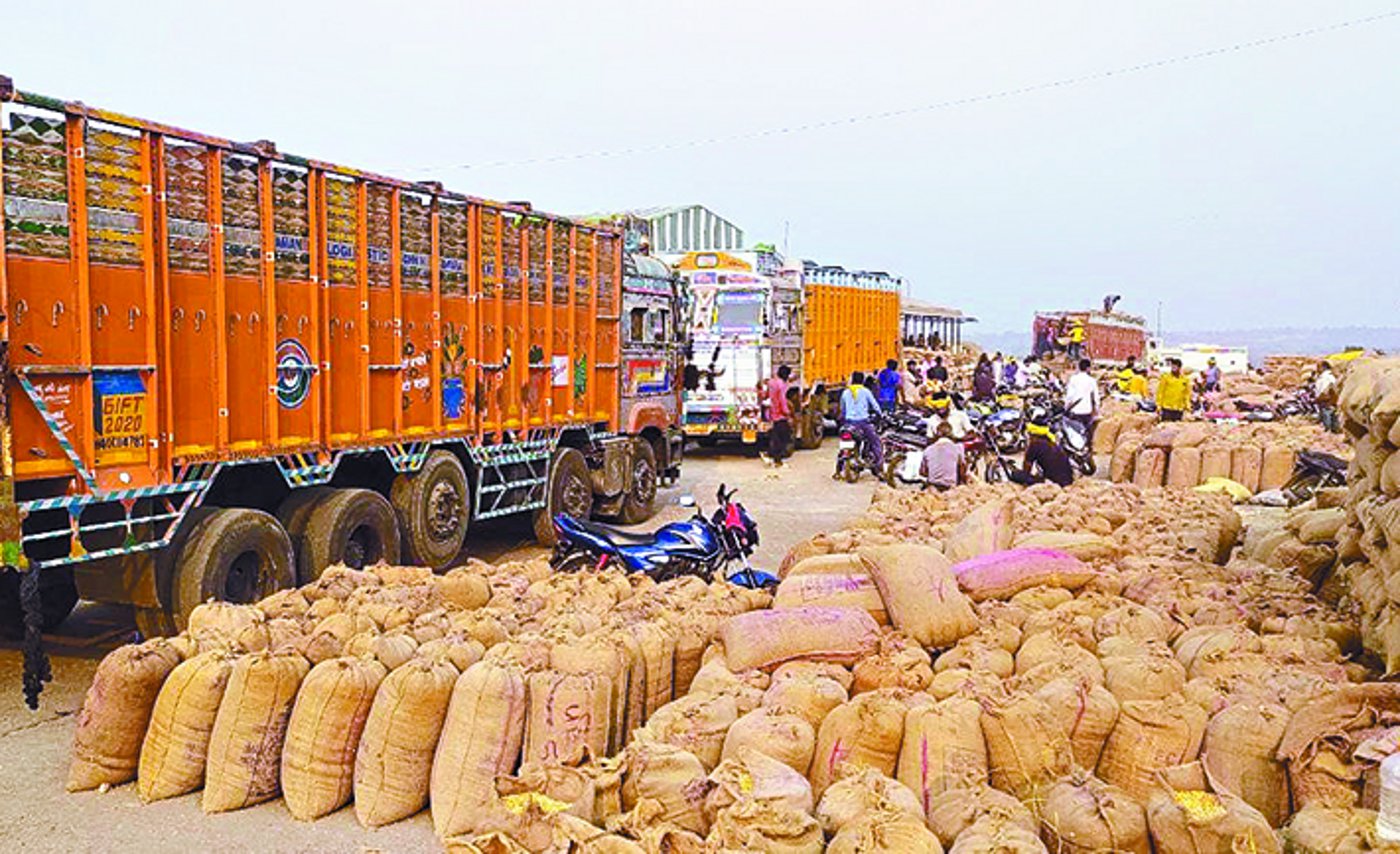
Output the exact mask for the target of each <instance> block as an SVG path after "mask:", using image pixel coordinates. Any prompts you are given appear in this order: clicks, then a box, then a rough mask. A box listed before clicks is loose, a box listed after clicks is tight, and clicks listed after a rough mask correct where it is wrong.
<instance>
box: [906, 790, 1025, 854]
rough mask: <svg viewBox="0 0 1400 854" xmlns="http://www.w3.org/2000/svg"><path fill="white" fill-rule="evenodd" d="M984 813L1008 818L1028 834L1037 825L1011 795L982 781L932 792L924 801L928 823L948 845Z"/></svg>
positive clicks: (940, 839) (930, 828) (945, 844)
mask: <svg viewBox="0 0 1400 854" xmlns="http://www.w3.org/2000/svg"><path fill="white" fill-rule="evenodd" d="M984 815H998V816H1002V817H1004V818H1006V819H1009V820H1010V821H1012V822H1013V823H1015V824H1016V825H1018V826H1019V827H1020V828H1021V829H1022V830H1025V831H1026V832H1028V833H1030V834H1031V835H1032V836H1034V835H1035V833H1036V831H1038V830H1039V829H1040V825H1039V823H1038V822H1037V821H1036V818H1035V816H1033V815H1031V811H1030V810H1028V809H1026V807H1025V806H1024V805H1023V804H1022V803H1021V802H1020V801H1018V800H1016V798H1015V797H1014V796H1012V795H1010V794H1008V793H1006V792H1003V791H1002V790H1000V789H994V788H992V787H991V786H989V785H985V784H984V785H980V786H973V787H971V788H966V789H949V790H948V791H946V792H944V793H943V794H941V795H937V796H935V797H934V798H933V799H932V800H930V801H929V805H928V827H929V830H932V831H933V832H934V833H935V834H937V835H938V839H939V841H940V842H942V843H943V845H944V847H948V846H951V845H952V844H953V842H954V840H956V839H957V838H958V837H960V836H961V835H962V832H963V831H964V830H967V829H968V828H969V827H971V826H972V824H973V822H975V821H977V820H978V819H979V818H981V817H982V816H984Z"/></svg>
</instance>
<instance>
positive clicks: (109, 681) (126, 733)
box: [68, 638, 180, 792]
mask: <svg viewBox="0 0 1400 854" xmlns="http://www.w3.org/2000/svg"><path fill="white" fill-rule="evenodd" d="M179 663H180V653H179V652H178V650H177V649H176V648H175V647H174V646H172V645H171V644H170V643H169V642H168V641H166V640H164V639H163V638H156V639H154V640H149V641H146V642H145V643H142V644H127V645H126V646H121V647H117V648H116V649H114V650H112V651H111V652H109V653H107V655H106V657H104V658H103V659H102V663H100V664H98V665H97V672H95V673H94V674H93V676H92V685H91V687H89V688H88V692H87V696H85V697H84V698H83V709H82V711H80V712H79V713H78V724H77V727H76V728H75V729H74V731H73V761H72V764H71V765H69V767H68V791H70V792H81V791H85V790H87V789H96V788H97V787H98V786H101V785H103V784H104V783H105V784H107V785H112V786H115V785H116V784H118V783H125V782H126V781H127V780H130V779H132V778H133V777H135V776H136V768H137V764H138V763H139V762H140V759H141V742H142V741H143V740H144V739H145V736H146V727H147V725H148V724H149V723H150V720H151V710H152V708H153V707H154V706H155V704H156V697H157V695H159V693H160V689H161V686H162V685H163V684H165V679H166V677H167V676H169V675H170V671H172V670H174V669H175V667H176V665H178V664H179Z"/></svg>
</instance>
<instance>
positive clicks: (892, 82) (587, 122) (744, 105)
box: [0, 0, 1400, 330]
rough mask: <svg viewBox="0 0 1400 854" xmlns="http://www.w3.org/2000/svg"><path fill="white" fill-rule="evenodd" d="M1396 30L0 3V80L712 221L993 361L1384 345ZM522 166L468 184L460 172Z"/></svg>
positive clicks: (442, 174) (595, 202)
mask: <svg viewBox="0 0 1400 854" xmlns="http://www.w3.org/2000/svg"><path fill="white" fill-rule="evenodd" d="M1397 9H1400V0H1389V2H1379V1H1378V0H1377V1H1376V2H1372V1H1371V0H1329V2H1325V3H1324V2H1317V0H1307V1H1306V2H1305V1H1304V0H1250V2H1231V0H1132V2H1126V3H1125V2H1122V0H1113V1H1112V2H1071V0H1056V2H1045V0H1027V2H1014V3H1013V2H972V0H964V2H934V0H915V2H907V3H882V2H870V0H866V2H861V3H835V2H811V0H809V2H726V1H725V0H709V2H704V3H699V2H696V3H681V2H664V0H652V2H638V3H621V2H618V3H609V2H598V1H597V0H595V2H577V0H574V2H568V3H565V2H554V1H553V0H547V2H546V0H531V2H520V3H484V2H483V3H450V2H428V0H413V1H412V2H398V3H356V2H353V0H347V1H346V2H339V3H324V4H322V3H298V2H294V0H283V2H279V3H268V2H240V3H217V2H206V3H199V2H152V0H144V2H141V3H134V4H133V3H110V2H73V0H70V2H66V3H62V4H59V5H50V4H42V3H20V2H16V0H0V20H3V21H4V32H3V34H0V74H7V75H10V76H12V77H13V78H14V80H15V83H16V85H17V86H18V87H19V88H21V89H25V90H29V91H35V92H38V93H41V94H48V95H54V96H59V97H63V98H69V99H74V100H82V101H85V102H87V103H90V104H94V105H100V106H103V107H108V108H111V109H116V110H120V111H123V112H127V113H130V114H134V115H138V116H142V117H144V118H150V119H156V120H161V121H166V122H169V123H172V124H176V125H180V126H184V127H189V128H192V129H196V130H201V131H205V132H208V133H213V134H220V135H224V136H228V137H232V138H235V139H257V138H268V139H272V140H275V141H276V142H277V143H278V145H279V146H280V147H281V149H282V150H283V151H288V152H293V153H296V154H301V155H305V156H314V157H318V158H322V159H326V160H333V161H336V162H340V163H345V164H348V165H352V166H357V167H361V168H366V169H371V170H375V171H380V172H385V173H388V174H392V175H395V176H398V177H404V178H412V179H422V178H428V177H432V178H437V179H439V180H441V181H443V182H444V183H445V184H447V185H448V186H450V187H452V188H454V189H458V190H461V191H464V192H469V193H474V194H478V195H483V196H489V197H494V198H503V199H528V200H531V201H532V202H534V203H535V204H536V206H537V207H540V208H544V209H548V210H553V211H560V212H586V211H600V210H617V209H626V208H636V207H644V206H651V205H659V204H673V203H691V202H698V203H700V204H704V205H707V206H709V207H711V208H713V209H714V210H715V211H717V212H719V213H720V214H721V215H723V216H726V217H728V218H729V219H731V220H733V221H734V222H736V223H738V224H739V225H740V226H741V227H743V228H744V229H745V231H746V233H747V236H748V238H749V239H750V241H755V240H758V241H773V242H776V243H779V244H781V242H782V239H783V233H784V226H785V224H786V225H787V227H788V233H789V234H790V248H791V251H792V253H793V254H798V255H801V256H803V257H808V258H813V259H817V260H820V261H823V262H827V263H838V264H843V265H845V266H848V267H857V268H867V269H884V270H890V271H894V272H898V273H901V274H903V275H904V276H906V277H907V278H909V279H910V280H911V281H912V283H913V295H914V296H916V297H920V298H924V299H929V300H935V301H938V302H944V303H950V304H954V305H958V306H961V307H963V308H965V309H966V310H968V311H970V312H972V313H974V314H976V315H978V316H979V317H981V318H982V319H983V321H984V326H983V328H984V329H987V330H1003V329H1022V328H1025V327H1026V326H1027V324H1028V323H1029V318H1030V314H1031V312H1032V311H1033V310H1034V309H1036V308H1068V307H1082V306H1088V305H1090V304H1094V303H1097V301H1098V300H1099V299H1100V297H1101V296H1102V295H1103V294H1104V293H1107V292H1116V293H1121V294H1122V295H1123V297H1124V299H1123V302H1122V307H1123V308H1125V309H1127V310H1130V311H1136V312H1139V313H1142V314H1145V315H1149V316H1152V315H1155V313H1156V311H1157V306H1158V303H1159V302H1160V303H1161V304H1162V311H1163V315H1164V321H1165V326H1166V327H1167V328H1168V329H1173V328H1175V329H1201V328H1220V327H1222V326H1224V327H1263V326H1279V325H1304V326H1327V325H1346V324H1372V325H1375V324H1390V325H1400V321H1397V320H1396V317H1397V312H1398V311H1400V17H1394V18H1389V19H1386V20H1382V21H1379V22H1375V23H1370V24H1366V25H1358V26H1354V27H1349V28H1345V29H1341V30H1335V31H1331V32H1325V33H1322V34H1318V35H1314V36H1310V37H1307V38H1300V39H1296V40H1291V41H1285V42H1281V43H1277V44H1272V45H1269V46H1264V47H1259V48H1254V49H1249V50H1242V51H1238V52H1233V53H1228V54H1226V55H1222V56H1215V57H1210V58H1205V59H1199V60H1195V61H1191V62H1184V63H1180V64H1175V65H1171V66H1168V67H1164V68H1157V69H1153V70H1147V71H1143V72H1141V73H1134V74H1125V75H1120V76H1114V77H1112V78H1110V79H1105V80H1096V81H1091V82H1083V83H1078V84H1075V85H1069V86H1063V87H1057V88H1055V89H1053V90H1049V91H1037V92H1032V93H1028V94H1023V95H1019V96H1015V97H1007V98H1002V99H996V100H990V101H985V102H980V103H973V104H969V105H964V106H955V107H950V108H944V109H936V110H932V111H927V112H922V113H916V114H913V115H907V116H904V117H900V118H894V119H889V120H885V121H866V122H858V123H852V124H849V125H842V126H839V127H836V128H833V129H822V130H813V131H809V132H801V133H790V134H779V135H772V136H765V137H762V138H759V139H749V140H742V141H730V142H721V143H717V144H713V145H703V146H691V147H686V146H682V147H677V148H670V149H667V150H660V151H645V152H641V153H634V154H629V155H625V156H615V157H588V158H580V159H570V160H563V161H557V162H536V163H521V162H519V161H524V160H529V159H531V158H550V157H553V156H556V155H571V154H577V153H585V152H595V151H603V150H607V151H615V150H618V149H623V148H627V147H633V146H641V147H647V146H656V145H664V144H670V143H688V142H690V141H693V140H697V139H703V138H710V137H715V136H718V137H727V136H734V135H741V134H744V133H747V132H751V131H757V130H766V129H771V128H778V127H789V126H794V125H802V124H809V123H813V122H821V121H824V120H830V119H839V118H843V117H846V116H852V115H863V114H870V113H877V112H881V111H889V110H901V109H905V108H909V107H916V106H919V105H925V104H936V103H940V102H944V101H949V100H953V99H959V98H964V97H970V96H976V95H982V94H986V93H992V92H998V91H1002V90H1006V89H1015V88H1019V87H1024V86H1034V85H1037V84H1044V83H1048V82H1051V81H1055V80H1060V79H1064V78H1073V77H1077V76H1081V75H1089V74H1094V73H1096V72H1101V71H1108V70H1111V69H1116V68H1122V67H1125V66H1131V65H1135V64H1138V63H1143V62H1150V61H1154V60H1160V59H1166V58H1170V57H1174V56H1178V55H1183V54H1191V53H1195V52H1200V51H1206V50H1211V49H1214V48H1223V47H1227V46H1230V45H1233V44H1237V43H1242V42H1250V41H1255V40H1258V39H1261V38H1267V37H1272V36H1280V35H1286V34H1289V33H1293V32H1297V31H1299V30H1305V29H1309V28H1313V27H1321V26H1327V25H1331V24H1335V23H1338V22H1341V21H1345V20H1349V19H1354V18H1361V17H1365V16H1370V15H1376V14H1381V13H1385V12H1390V11H1393V10H1397ZM500 161H510V165H494V166H490V167H485V166H477V167H476V168H470V169H464V168H460V167H461V165H462V164H494V163H498V162H500Z"/></svg>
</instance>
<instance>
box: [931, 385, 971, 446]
mask: <svg viewBox="0 0 1400 854" xmlns="http://www.w3.org/2000/svg"><path fill="white" fill-rule="evenodd" d="M928 402H929V404H930V405H931V406H932V407H933V414H932V415H930V416H929V417H928V437H929V438H930V439H933V438H935V437H937V435H938V427H939V425H940V424H947V425H948V429H949V430H950V431H952V432H951V433H950V434H949V435H951V436H952V439H953V441H955V442H961V441H962V440H963V439H965V438H967V436H968V434H969V433H971V432H972V419H971V418H968V417H967V413H966V412H964V411H963V410H961V409H959V408H958V407H957V406H955V405H954V404H953V398H952V397H951V396H949V394H948V392H946V391H937V392H934V393H933V394H932V395H930V396H929V401H928Z"/></svg>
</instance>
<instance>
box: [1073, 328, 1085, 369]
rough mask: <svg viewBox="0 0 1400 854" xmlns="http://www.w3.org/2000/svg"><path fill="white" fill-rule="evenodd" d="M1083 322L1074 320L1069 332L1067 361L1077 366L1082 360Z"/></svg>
mask: <svg viewBox="0 0 1400 854" xmlns="http://www.w3.org/2000/svg"><path fill="white" fill-rule="evenodd" d="M1084 337H1085V332H1084V321H1082V320H1075V321H1074V326H1072V327H1070V330H1069V361H1070V363H1071V364H1078V363H1079V360H1080V359H1082V358H1084Z"/></svg>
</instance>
